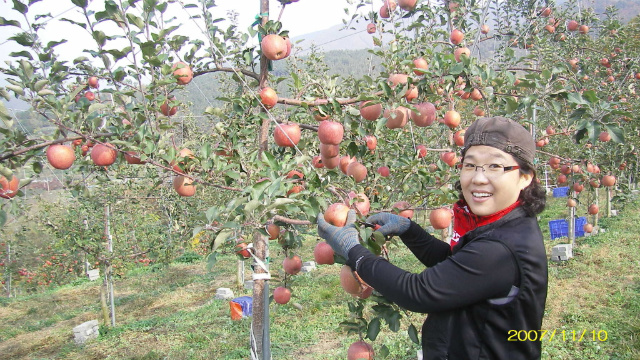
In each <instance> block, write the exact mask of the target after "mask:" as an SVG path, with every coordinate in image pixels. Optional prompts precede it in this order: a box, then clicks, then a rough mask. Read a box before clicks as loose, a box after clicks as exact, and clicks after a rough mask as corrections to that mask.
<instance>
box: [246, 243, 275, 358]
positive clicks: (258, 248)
mask: <svg viewBox="0 0 640 360" xmlns="http://www.w3.org/2000/svg"><path fill="white" fill-rule="evenodd" d="M253 246H254V249H255V256H256V257H257V258H258V259H259V260H260V261H262V262H263V263H264V264H265V266H267V269H268V265H267V254H268V250H269V243H268V241H267V237H266V236H264V235H262V234H261V233H260V232H259V231H256V232H255V233H254V234H253ZM254 262H255V260H254ZM253 273H254V275H256V276H254V278H253V298H252V301H253V313H252V317H251V329H252V338H253V339H254V340H255V349H256V351H257V354H258V359H261V360H270V359H271V355H270V350H269V348H270V340H269V333H268V328H269V324H268V323H269V303H268V301H265V299H268V298H269V297H268V293H269V281H268V280H267V279H265V278H262V279H261V278H260V277H261V276H260V275H262V276H263V277H266V275H268V274H269V272H268V271H267V270H265V269H263V268H262V267H261V266H260V265H258V264H254V269H253ZM265 330H267V331H265ZM267 355H268V356H267Z"/></svg>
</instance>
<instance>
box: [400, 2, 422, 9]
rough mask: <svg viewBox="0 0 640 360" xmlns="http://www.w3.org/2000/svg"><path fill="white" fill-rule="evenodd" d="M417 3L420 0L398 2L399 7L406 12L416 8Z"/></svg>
mask: <svg viewBox="0 0 640 360" xmlns="http://www.w3.org/2000/svg"><path fill="white" fill-rule="evenodd" d="M417 2H418V0H398V5H400V9H402V10H404V11H411V10H413V9H414V8H415V7H416V3H417Z"/></svg>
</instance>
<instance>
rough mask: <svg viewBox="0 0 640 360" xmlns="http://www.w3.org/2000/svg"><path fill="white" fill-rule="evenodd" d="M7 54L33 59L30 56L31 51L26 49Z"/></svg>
mask: <svg viewBox="0 0 640 360" xmlns="http://www.w3.org/2000/svg"><path fill="white" fill-rule="evenodd" d="M9 56H11V57H26V58H27V59H29V60H33V56H31V53H30V52H28V51H27V50H23V51H18V52H11V53H9Z"/></svg>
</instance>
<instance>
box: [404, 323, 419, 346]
mask: <svg viewBox="0 0 640 360" xmlns="http://www.w3.org/2000/svg"><path fill="white" fill-rule="evenodd" d="M407 333H408V334H409V339H411V341H413V342H414V344H417V345H420V338H419V337H418V329H416V327H415V326H414V325H413V324H411V325H409V328H408V329H407Z"/></svg>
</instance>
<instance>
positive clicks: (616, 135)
mask: <svg viewBox="0 0 640 360" xmlns="http://www.w3.org/2000/svg"><path fill="white" fill-rule="evenodd" d="M604 127H605V128H606V129H607V132H609V135H611V140H613V141H614V142H616V143H618V144H622V143H624V131H623V130H622V129H621V128H620V127H619V126H617V125H615V124H605V126H604Z"/></svg>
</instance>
